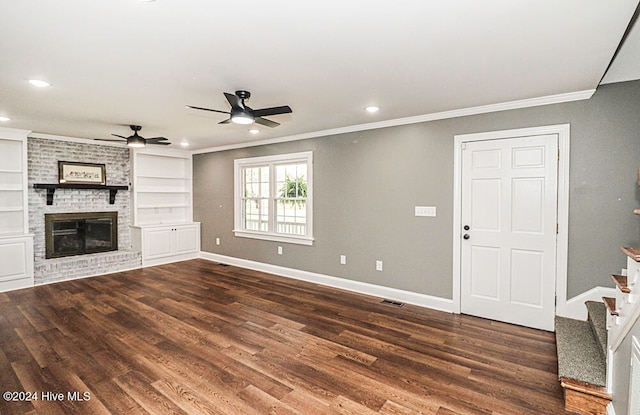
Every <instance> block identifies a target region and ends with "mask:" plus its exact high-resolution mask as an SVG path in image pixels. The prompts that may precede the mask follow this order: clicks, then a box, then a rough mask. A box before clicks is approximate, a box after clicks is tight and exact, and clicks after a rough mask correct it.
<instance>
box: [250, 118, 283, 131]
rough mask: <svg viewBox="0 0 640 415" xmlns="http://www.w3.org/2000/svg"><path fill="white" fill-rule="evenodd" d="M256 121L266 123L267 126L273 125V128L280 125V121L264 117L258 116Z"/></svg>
mask: <svg viewBox="0 0 640 415" xmlns="http://www.w3.org/2000/svg"><path fill="white" fill-rule="evenodd" d="M255 123H256V124H260V125H264V126H265V127H271V128H273V127H277V126H279V125H280V123H279V122H275V121H271V120H268V119H266V118H262V117H256V119H255Z"/></svg>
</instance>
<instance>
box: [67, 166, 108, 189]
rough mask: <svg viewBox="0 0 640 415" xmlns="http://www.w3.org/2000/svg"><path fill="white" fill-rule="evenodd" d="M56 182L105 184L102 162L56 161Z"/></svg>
mask: <svg viewBox="0 0 640 415" xmlns="http://www.w3.org/2000/svg"><path fill="white" fill-rule="evenodd" d="M58 183H60V184H91V185H106V184H107V175H106V169H105V165H104V164H94V163H79V162H75V161H59V162H58Z"/></svg>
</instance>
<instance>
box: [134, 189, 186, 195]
mask: <svg viewBox="0 0 640 415" xmlns="http://www.w3.org/2000/svg"><path fill="white" fill-rule="evenodd" d="M138 193H176V194H189V193H191V192H190V191H188V190H170V189H166V190H139V189H138Z"/></svg>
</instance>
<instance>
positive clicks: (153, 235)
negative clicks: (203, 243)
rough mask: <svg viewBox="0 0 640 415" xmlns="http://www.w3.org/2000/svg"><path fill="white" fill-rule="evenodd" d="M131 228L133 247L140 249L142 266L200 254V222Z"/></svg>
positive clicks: (182, 259) (181, 259)
mask: <svg viewBox="0 0 640 415" xmlns="http://www.w3.org/2000/svg"><path fill="white" fill-rule="evenodd" d="M133 229H134V232H133V239H134V249H139V250H141V251H142V266H143V267H147V266H153V265H159V264H165V263H168V262H174V261H184V260H187V259H193V258H197V257H198V255H199V254H200V223H197V222H191V223H184V224H174V225H166V226H149V227H138V226H134V227H133ZM136 241H137V242H136Z"/></svg>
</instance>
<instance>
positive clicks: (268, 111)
mask: <svg viewBox="0 0 640 415" xmlns="http://www.w3.org/2000/svg"><path fill="white" fill-rule="evenodd" d="M292 112H293V111H291V107H290V106H288V105H283V106H281V107H271V108H261V109H259V110H253V115H255V116H256V117H268V116H269V115H279V114H290V113H292Z"/></svg>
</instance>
